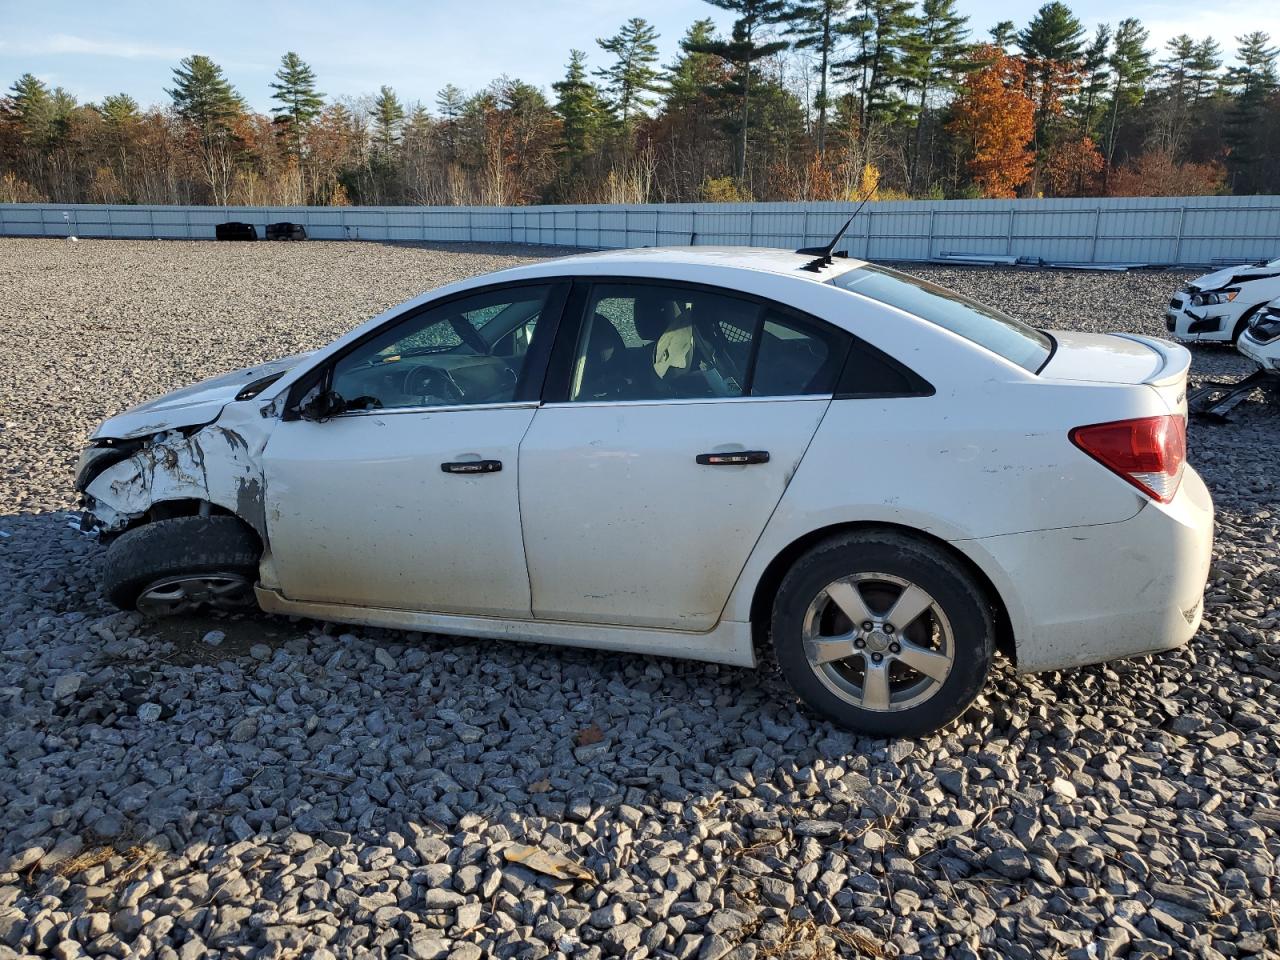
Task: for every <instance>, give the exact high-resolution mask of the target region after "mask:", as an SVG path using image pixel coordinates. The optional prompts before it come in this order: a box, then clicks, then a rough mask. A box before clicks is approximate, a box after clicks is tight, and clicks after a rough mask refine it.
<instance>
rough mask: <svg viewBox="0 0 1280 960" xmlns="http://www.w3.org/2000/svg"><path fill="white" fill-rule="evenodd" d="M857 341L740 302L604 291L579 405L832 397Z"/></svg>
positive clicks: (581, 346) (594, 306)
mask: <svg viewBox="0 0 1280 960" xmlns="http://www.w3.org/2000/svg"><path fill="white" fill-rule="evenodd" d="M848 342H849V338H848V337H847V335H845V334H843V333H841V332H840V331H838V330H836V329H834V328H831V327H826V326H825V325H822V324H818V323H816V322H813V321H808V320H805V319H803V318H800V317H796V316H793V315H792V314H790V313H789V312H787V311H785V310H782V309H780V308H775V307H770V306H766V305H764V304H761V303H759V302H756V301H752V300H746V299H743V298H740V297H735V296H732V295H730V294H723V293H719V292H713V291H707V290H703V289H700V288H693V287H681V286H665V285H649V284H644V285H639V284H597V285H596V286H595V287H594V288H593V289H592V294H591V297H590V299H589V301H588V303H587V310H586V314H585V321H584V323H583V325H582V330H581V334H580V336H579V338H578V344H577V348H576V351H575V355H574V364H573V369H572V373H571V376H570V383H569V399H570V400H571V401H577V402H589V401H609V400H613V401H626V400H684V399H703V398H711V399H713V398H725V399H728V398H733V397H742V396H754V397H759V396H793V395H802V394H823V393H831V392H832V391H833V389H834V386H835V381H836V379H837V377H838V376H839V371H840V366H841V364H842V363H843V361H844V354H845V352H846V351H847V347H848Z"/></svg>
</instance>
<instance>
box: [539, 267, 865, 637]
mask: <svg viewBox="0 0 1280 960" xmlns="http://www.w3.org/2000/svg"><path fill="white" fill-rule="evenodd" d="M574 317H577V318H578V321H579V322H578V324H577V325H576V328H575V327H574V325H573V324H572V323H570V320H571V319H572V318H574ZM565 320H566V323H565V329H563V330H562V332H561V335H560V336H559V337H558V338H557V345H556V354H555V356H554V357H553V360H552V373H551V374H550V379H549V383H548V392H547V394H545V395H544V396H545V401H546V402H544V404H543V406H542V407H540V408H539V409H538V411H537V413H536V414H535V415H534V418H533V423H532V425H531V426H530V428H529V432H528V434H527V435H526V436H525V439H524V441H523V443H522V444H521V447H520V507H521V518H522V523H523V527H524V539H525V552H526V556H527V558H528V564H529V580H530V586H531V590H532V601H533V612H534V615H535V616H536V617H539V618H545V619H553V620H567V621H581V622H591V623H602V624H621V625H636V626H649V627H663V628H672V629H681V630H707V629H710V628H711V627H713V626H714V625H715V624H716V622H717V621H718V620H719V617H720V613H721V611H722V610H723V608H724V605H725V602H726V600H727V599H728V596H729V592H730V590H731V589H732V587H733V584H734V582H735V581H736V579H737V577H738V574H739V573H740V572H741V571H742V568H743V566H744V565H745V563H746V560H747V558H748V556H749V555H750V553H751V550H752V548H753V547H754V545H755V543H756V540H757V539H758V538H759V536H760V533H761V531H762V530H763V529H764V526H765V524H766V522H767V521H768V519H769V517H770V515H771V514H772V512H773V510H774V508H775V507H776V506H777V504H778V501H779V499H780V498H781V497H782V494H783V491H784V490H785V489H786V487H787V483H788V482H789V481H790V478H791V477H792V475H793V474H794V473H795V470H796V468H797V467H798V465H799V463H800V460H801V458H802V457H803V456H804V453H805V450H806V448H807V447H808V445H809V441H810V439H811V438H812V437H813V434H814V432H815V430H816V429H817V426H818V424H819V422H820V421H821V420H822V417H823V414H824V413H825V412H826V409H827V407H828V405H829V403H830V400H831V395H832V390H833V388H834V384H835V382H836V380H837V378H838V375H839V372H840V369H841V367H842V365H843V362H844V356H845V353H846V352H847V349H848V337H847V335H845V334H843V333H841V332H840V331H838V330H836V329H834V328H832V327H829V326H828V325H826V324H822V323H820V322H818V321H815V320H812V319H811V318H805V317H801V316H798V315H796V314H794V313H791V312H789V311H787V310H786V309H785V308H782V307H780V306H778V305H773V304H768V303H763V302H760V301H756V300H749V299H745V298H742V297H740V296H737V295H734V294H731V293H729V292H727V291H723V290H714V289H709V288H703V287H694V286H684V285H673V284H651V283H646V282H640V281H634V280H629V281H616V282H596V283H593V284H590V285H589V286H581V287H577V288H575V295H574V297H573V298H572V300H571V304H570V307H569V308H568V310H567V311H566V315H565Z"/></svg>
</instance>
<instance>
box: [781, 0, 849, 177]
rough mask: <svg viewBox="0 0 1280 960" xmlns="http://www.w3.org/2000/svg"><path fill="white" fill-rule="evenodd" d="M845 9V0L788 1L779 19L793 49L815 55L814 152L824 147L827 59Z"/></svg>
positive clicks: (828, 75)
mask: <svg viewBox="0 0 1280 960" xmlns="http://www.w3.org/2000/svg"><path fill="white" fill-rule="evenodd" d="M848 8H849V0H791V3H790V5H789V6H788V7H787V9H786V11H785V13H783V14H782V17H781V20H782V22H783V23H785V24H786V27H787V29H786V32H787V35H788V36H791V37H794V38H795V40H794V41H793V42H792V46H794V47H795V48H796V49H797V50H813V51H815V52H816V53H817V55H818V66H817V67H816V69H815V71H814V72H815V73H816V74H817V77H818V95H817V97H815V98H814V101H813V106H814V108H815V109H816V110H817V111H818V123H817V126H816V129H815V141H816V145H817V148H818V155H819V156H821V155H822V154H824V153H825V152H826V148H827V110H828V108H829V107H830V105H831V98H830V96H829V95H828V92H827V84H828V81H829V80H830V79H831V58H832V56H833V54H834V53H835V46H836V40H837V36H838V30H837V28H838V26H839V22H840V18H841V17H843V16H844V15H845V13H846V11H847V10H848Z"/></svg>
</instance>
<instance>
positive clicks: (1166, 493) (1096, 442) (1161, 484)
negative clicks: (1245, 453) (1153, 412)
mask: <svg viewBox="0 0 1280 960" xmlns="http://www.w3.org/2000/svg"><path fill="white" fill-rule="evenodd" d="M1070 437H1071V442H1072V443H1074V444H1075V445H1076V446H1077V447H1079V448H1080V449H1081V450H1083V451H1084V452H1085V453H1087V454H1088V455H1089V456H1091V457H1093V459H1095V460H1097V461H1098V462H1099V463H1100V464H1102V465H1103V466H1104V467H1106V468H1107V469H1108V470H1110V471H1112V472H1113V473H1116V474H1118V475H1119V476H1121V477H1123V478H1124V479H1125V480H1128V481H1129V482H1130V483H1131V484H1133V485H1134V486H1135V487H1137V488H1138V489H1139V490H1141V491H1142V492H1143V493H1145V494H1146V495H1147V496H1149V497H1151V498H1153V499H1155V500H1159V501H1160V502H1161V503H1168V502H1169V501H1170V500H1172V499H1173V496H1174V494H1175V493H1177V492H1178V484H1179V483H1180V482H1181V481H1182V468H1183V467H1184V466H1185V465H1186V462H1187V421H1186V420H1184V419H1183V418H1182V417H1178V416H1164V417H1141V418H1139V419H1137V420H1117V421H1115V422H1114V423H1095V424H1093V425H1092V426H1088V427H1076V428H1075V429H1074V430H1072V431H1071V433H1070Z"/></svg>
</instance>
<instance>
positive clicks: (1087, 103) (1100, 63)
mask: <svg viewBox="0 0 1280 960" xmlns="http://www.w3.org/2000/svg"><path fill="white" fill-rule="evenodd" d="M1110 50H1111V26H1110V24H1106V23H1100V24H1098V27H1097V29H1096V30H1095V31H1094V34H1093V40H1092V41H1090V43H1089V46H1088V47H1086V48H1085V51H1084V56H1083V57H1082V59H1081V62H1080V71H1081V73H1082V74H1083V75H1084V82H1083V83H1082V85H1081V88H1080V97H1079V101H1078V103H1077V108H1078V110H1079V113H1080V135H1081V136H1083V137H1091V138H1092V137H1093V136H1094V134H1095V130H1094V116H1095V114H1096V113H1097V110H1098V104H1099V103H1101V102H1102V97H1103V95H1104V94H1105V93H1106V90H1107V85H1108V84H1109V83H1110V81H1111V74H1110V71H1109V70H1108V68H1107V58H1108V56H1109V53H1110Z"/></svg>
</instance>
